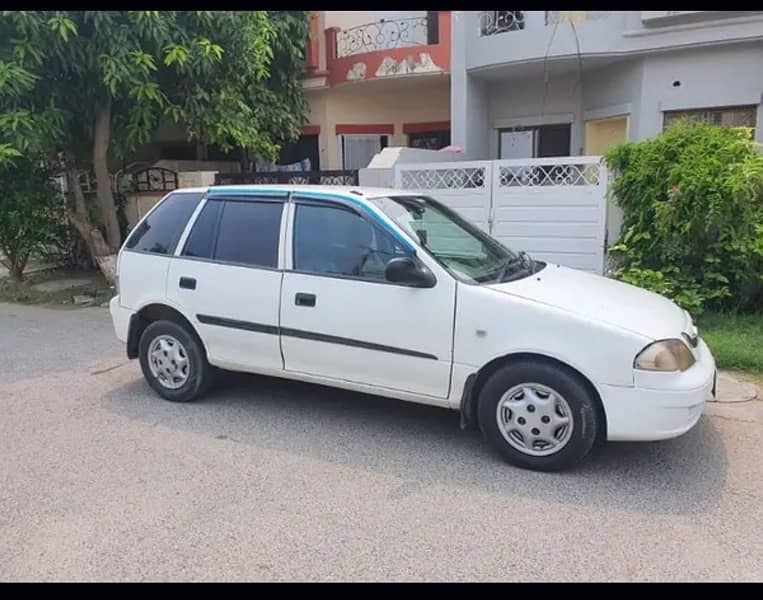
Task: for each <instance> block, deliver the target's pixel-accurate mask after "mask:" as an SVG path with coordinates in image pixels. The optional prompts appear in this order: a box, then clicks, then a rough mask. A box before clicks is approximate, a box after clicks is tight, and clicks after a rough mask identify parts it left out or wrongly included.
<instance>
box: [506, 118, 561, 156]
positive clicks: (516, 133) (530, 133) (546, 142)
mask: <svg viewBox="0 0 763 600" xmlns="http://www.w3.org/2000/svg"><path fill="white" fill-rule="evenodd" d="M570 131H571V126H570V124H569V123H565V124H562V125H538V126H537V127H512V128H511V129H500V130H499V131H498V156H499V157H500V158H547V157H551V156H569V155H570Z"/></svg>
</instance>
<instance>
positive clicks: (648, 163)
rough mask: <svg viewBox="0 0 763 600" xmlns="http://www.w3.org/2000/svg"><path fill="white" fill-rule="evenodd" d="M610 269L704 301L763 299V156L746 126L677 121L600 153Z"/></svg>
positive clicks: (691, 303) (709, 304)
mask: <svg viewBox="0 0 763 600" xmlns="http://www.w3.org/2000/svg"><path fill="white" fill-rule="evenodd" d="M605 159H606V161H607V164H608V165H609V167H610V168H611V169H612V171H613V173H614V181H613V186H612V190H611V191H612V193H613V194H614V197H615V200H616V202H617V203H618V205H619V206H620V207H621V208H622V209H623V228H622V235H621V238H620V240H619V241H618V243H616V244H615V245H613V246H612V247H611V248H610V249H609V250H610V255H611V257H612V258H613V259H614V263H615V272H614V274H615V277H617V278H618V279H621V280H623V281H626V282H628V283H632V284H634V285H638V286H641V287H645V288H647V289H650V290H652V291H655V292H658V293H660V294H663V295H665V296H668V297H669V298H672V299H673V300H674V301H675V302H676V303H678V304H679V305H680V306H682V307H684V308H686V309H687V310H689V311H690V312H692V313H694V314H699V313H701V312H702V311H703V310H705V309H706V308H713V309H735V310H754V309H761V308H763V156H761V154H760V150H759V147H758V145H757V144H755V142H754V141H753V139H752V135H751V130H750V129H749V128H727V127H720V126H716V125H708V124H704V123H697V122H692V121H686V120H684V121H679V122H677V123H676V124H674V125H673V126H671V127H670V128H669V129H668V130H667V131H665V132H664V133H663V134H661V135H658V136H656V137H654V138H650V139H647V140H643V141H640V142H628V143H625V144H622V145H620V146H618V147H616V148H614V149H612V150H611V151H610V152H608V153H607V154H606V157H605Z"/></svg>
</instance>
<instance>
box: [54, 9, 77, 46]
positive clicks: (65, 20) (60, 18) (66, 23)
mask: <svg viewBox="0 0 763 600" xmlns="http://www.w3.org/2000/svg"><path fill="white" fill-rule="evenodd" d="M48 26H49V27H50V29H51V31H54V32H56V33H57V34H58V35H59V36H61V38H62V39H63V40H64V41H65V42H68V41H69V34H71V35H77V26H76V25H75V24H74V21H72V20H71V19H70V18H69V17H68V16H66V15H65V14H63V13H62V12H57V13H56V14H55V15H54V16H52V17H50V18H49V19H48Z"/></svg>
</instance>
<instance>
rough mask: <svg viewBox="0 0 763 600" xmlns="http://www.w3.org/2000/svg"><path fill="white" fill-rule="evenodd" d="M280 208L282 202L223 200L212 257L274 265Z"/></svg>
mask: <svg viewBox="0 0 763 600" xmlns="http://www.w3.org/2000/svg"><path fill="white" fill-rule="evenodd" d="M282 212H283V202H251V201H242V202H236V201H232V200H229V201H226V202H225V206H224V207H223V215H222V219H221V221H220V230H219V233H218V235H217V250H216V251H215V260H221V261H227V262H237V263H243V264H247V265H254V266H259V267H276V266H278V239H279V234H280V231H281V213H282Z"/></svg>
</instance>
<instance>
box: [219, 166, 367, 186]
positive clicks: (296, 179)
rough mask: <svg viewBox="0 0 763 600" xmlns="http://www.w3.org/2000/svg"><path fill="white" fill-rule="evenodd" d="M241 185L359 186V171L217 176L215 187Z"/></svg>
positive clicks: (270, 172) (269, 172) (222, 174)
mask: <svg viewBox="0 0 763 600" xmlns="http://www.w3.org/2000/svg"><path fill="white" fill-rule="evenodd" d="M239 184H293V185H305V184H309V185H358V171H357V170H341V171H340V170H337V171H268V172H257V173H217V174H216V175H215V185H239Z"/></svg>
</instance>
